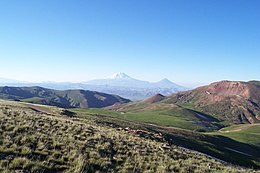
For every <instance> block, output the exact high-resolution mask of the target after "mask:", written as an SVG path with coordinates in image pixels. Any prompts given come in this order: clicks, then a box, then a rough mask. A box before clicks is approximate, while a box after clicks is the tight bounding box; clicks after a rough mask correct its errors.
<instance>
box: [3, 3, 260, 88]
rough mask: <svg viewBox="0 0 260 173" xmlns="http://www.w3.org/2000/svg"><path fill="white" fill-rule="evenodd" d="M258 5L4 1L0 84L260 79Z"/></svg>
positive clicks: (183, 81)
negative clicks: (118, 75) (119, 77)
mask: <svg viewBox="0 0 260 173" xmlns="http://www.w3.org/2000/svg"><path fill="white" fill-rule="evenodd" d="M259 9H260V0H1V1H0V60H1V62H0V77H5V78H12V79H18V80H24V81H72V82H76V81H86V80H90V79H95V78H104V77H107V76H109V75H112V74H113V73H115V72H119V71H120V72H125V73H126V74H128V75H130V76H132V77H134V78H138V79H145V80H149V81H157V80H160V79H161V78H165V77H166V78H168V79H170V80H172V81H174V82H176V83H180V84H187V85H188V84H189V85H190V84H196V83H208V82H212V81H217V80H223V79H229V80H251V79H258V80H259V79H260V10H259Z"/></svg>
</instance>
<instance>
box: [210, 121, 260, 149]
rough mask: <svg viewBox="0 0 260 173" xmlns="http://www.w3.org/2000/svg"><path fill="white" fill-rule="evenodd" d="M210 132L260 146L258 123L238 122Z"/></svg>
mask: <svg viewBox="0 0 260 173" xmlns="http://www.w3.org/2000/svg"><path fill="white" fill-rule="evenodd" d="M210 134H214V135H222V136H226V137H229V138H232V139H234V140H237V141H239V142H243V143H248V144H252V145H257V146H259V147H260V124H240V125H234V126H230V127H225V128H223V129H220V130H219V131H218V132H212V133H210Z"/></svg>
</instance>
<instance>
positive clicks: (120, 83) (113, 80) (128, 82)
mask: <svg viewBox="0 0 260 173" xmlns="http://www.w3.org/2000/svg"><path fill="white" fill-rule="evenodd" d="M84 84H88V85H106V86H114V87H115V86H117V87H130V88H143V89H144V88H153V89H154V88H170V89H176V91H182V90H185V87H183V86H180V85H177V84H175V83H173V82H171V81H170V80H168V79H162V80H161V81H159V82H148V81H143V80H138V79H134V78H132V77H130V76H128V75H127V74H125V73H122V72H120V73H115V74H113V75H112V76H111V77H108V78H106V79H97V80H91V81H87V82H84Z"/></svg>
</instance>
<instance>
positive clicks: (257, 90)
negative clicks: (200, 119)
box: [164, 81, 260, 124]
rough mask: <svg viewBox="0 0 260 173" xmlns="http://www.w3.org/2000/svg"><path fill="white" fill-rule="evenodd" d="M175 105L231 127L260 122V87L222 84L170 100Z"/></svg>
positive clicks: (226, 82)
mask: <svg viewBox="0 0 260 173" xmlns="http://www.w3.org/2000/svg"><path fill="white" fill-rule="evenodd" d="M164 102H165V103H174V104H178V105H182V106H184V107H191V108H193V109H196V110H199V111H202V112H204V113H206V114H210V115H212V116H214V117H216V118H218V119H220V120H224V121H227V122H229V123H236V124H237V123H257V122H260V86H259V85H256V82H239V81H220V82H215V83H212V84H210V85H208V86H203V87H199V88H197V89H194V90H190V91H186V92H180V93H176V94H173V95H172V96H170V97H168V98H167V99H166V100H165V101H164Z"/></svg>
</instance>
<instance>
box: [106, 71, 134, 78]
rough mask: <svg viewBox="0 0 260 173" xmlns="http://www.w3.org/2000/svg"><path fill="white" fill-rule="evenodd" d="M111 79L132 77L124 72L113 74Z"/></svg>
mask: <svg viewBox="0 0 260 173" xmlns="http://www.w3.org/2000/svg"><path fill="white" fill-rule="evenodd" d="M110 79H131V77H130V76H128V75H127V74H125V73H123V72H118V73H115V74H113V75H112V76H111V77H110Z"/></svg>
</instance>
